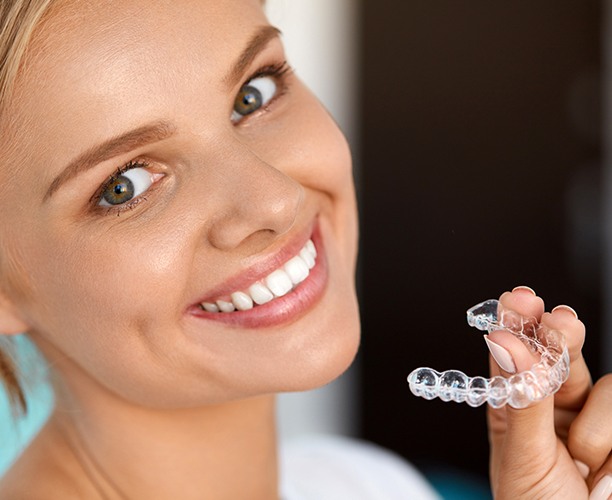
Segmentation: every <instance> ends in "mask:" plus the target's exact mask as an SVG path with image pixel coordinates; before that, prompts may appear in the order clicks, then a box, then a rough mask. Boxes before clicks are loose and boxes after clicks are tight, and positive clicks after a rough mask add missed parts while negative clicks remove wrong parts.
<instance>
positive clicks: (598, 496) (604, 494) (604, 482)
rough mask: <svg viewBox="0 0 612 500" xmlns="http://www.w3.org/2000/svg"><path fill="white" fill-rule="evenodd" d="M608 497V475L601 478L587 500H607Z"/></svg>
mask: <svg viewBox="0 0 612 500" xmlns="http://www.w3.org/2000/svg"><path fill="white" fill-rule="evenodd" d="M610 495H612V476H611V475H610V474H608V475H607V476H604V477H602V478H601V479H600V480H599V482H598V483H597V486H595V488H593V491H591V495H590V496H589V500H608V497H609V496H610Z"/></svg>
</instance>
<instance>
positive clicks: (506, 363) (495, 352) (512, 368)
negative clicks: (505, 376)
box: [484, 335, 516, 373]
mask: <svg viewBox="0 0 612 500" xmlns="http://www.w3.org/2000/svg"><path fill="white" fill-rule="evenodd" d="M484 339H485V342H486V343H487V347H488V348H489V352H490V353H491V355H492V356H493V358H494V359H495V362H496V363H497V364H498V365H499V367H500V368H501V369H502V370H504V371H505V372H508V373H516V365H515V364H514V359H512V354H510V352H509V351H508V350H507V349H505V348H504V347H502V346H500V345H499V344H496V343H495V342H493V341H492V340H490V339H489V336H488V335H484Z"/></svg>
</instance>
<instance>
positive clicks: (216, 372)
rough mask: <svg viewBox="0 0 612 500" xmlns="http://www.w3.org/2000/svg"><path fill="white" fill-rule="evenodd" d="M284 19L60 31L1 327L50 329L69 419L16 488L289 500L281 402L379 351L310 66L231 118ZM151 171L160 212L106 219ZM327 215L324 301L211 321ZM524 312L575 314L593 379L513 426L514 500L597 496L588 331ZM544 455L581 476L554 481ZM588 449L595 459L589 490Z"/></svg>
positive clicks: (345, 195) (597, 406) (119, 14)
mask: <svg viewBox="0 0 612 500" xmlns="http://www.w3.org/2000/svg"><path fill="white" fill-rule="evenodd" d="M267 24H268V22H267V20H266V19H265V17H264V15H263V13H262V10H261V5H260V3H259V2H258V1H255V0H227V1H224V2H219V1H217V0H197V1H195V0H177V1H173V2H150V1H145V0H122V1H111V2H96V1H59V2H58V4H57V5H56V7H55V8H54V9H52V11H51V12H50V15H49V16H48V17H47V18H46V20H45V22H44V23H43V25H42V26H41V28H40V29H39V30H38V32H37V34H36V36H35V38H34V40H33V42H32V45H31V51H30V56H29V59H28V60H27V65H26V67H25V70H24V72H23V73H22V74H21V77H20V79H19V80H18V82H17V93H16V96H15V99H14V100H13V101H12V102H11V103H9V107H8V109H7V110H6V116H10V117H11V119H10V120H2V121H1V125H0V126H1V127H2V128H1V129H0V132H1V135H0V138H1V142H2V145H3V151H4V152H5V154H4V157H3V165H2V168H1V169H0V186H1V187H0V195H1V196H0V212H1V213H2V214H3V217H2V218H0V235H1V237H2V241H3V245H2V250H1V252H2V253H1V254H0V273H1V278H2V279H1V280H0V283H2V285H1V286H2V289H1V290H0V331H2V332H4V333H6V334H11V333H17V332H20V331H28V332H29V334H30V336H31V337H32V338H33V339H34V341H35V342H36V343H37V345H38V346H39V347H40V349H41V350H42V351H43V353H44V354H45V355H46V357H47V358H48V359H49V362H50V365H51V367H52V370H53V376H54V382H55V386H56V392H57V410H56V412H55V413H54V415H53V416H52V418H51V420H50V422H49V423H48V424H47V425H46V426H45V428H44V429H43V431H42V433H41V434H40V435H39V437H38V438H37V439H36V441H35V442H34V443H33V445H32V446H30V447H29V448H28V450H27V451H26V453H25V454H24V455H23V457H22V458H21V459H20V461H19V462H18V463H17V465H16V466H15V467H14V468H13V469H12V471H11V472H10V473H9V474H8V475H7V476H6V477H5V479H4V480H3V482H2V484H1V486H0V496H1V497H3V498H4V497H7V498H11V497H27V498H46V496H45V495H48V492H49V491H53V492H54V494H55V496H57V497H58V498H60V497H61V498H176V494H177V492H180V494H181V498H183V499H187V500H189V499H192V498H193V499H199V498H218V499H226V498H227V499H234V498H244V492H245V491H248V492H249V495H250V496H249V498H253V499H259V498H261V499H270V498H275V497H277V495H278V492H277V481H278V477H277V463H276V452H275V449H276V440H275V425H274V397H273V394H274V393H276V392H279V391H288V390H304V389H309V388H313V387H317V386H319V385H321V384H324V383H327V382H328V381H330V380H332V379H333V378H335V377H336V376H338V375H339V374H340V373H342V372H343V371H344V370H345V369H346V367H347V366H348V365H349V364H350V362H351V361H352V359H353V357H354V355H355V351H356V349H357V344H358V336H359V335H358V334H359V326H358V315H357V307H356V302H355V294H354V284H353V272H354V265H355V254H356V237H357V234H356V233H357V231H356V207H355V199H354V192H353V187H352V179H351V162H350V155H349V153H348V149H347V147H346V143H345V141H344V138H343V137H342V134H341V133H340V132H339V131H338V129H337V127H336V125H335V124H334V122H333V120H331V118H330V117H329V116H328V114H327V113H326V112H325V110H324V109H323V108H322V107H321V105H320V104H319V103H318V102H317V101H316V99H315V98H314V97H313V96H312V95H311V94H310V93H309V92H308V90H307V89H306V88H305V87H304V86H303V85H302V84H301V83H300V82H299V80H298V79H297V77H295V75H291V74H287V75H286V76H285V77H283V78H284V79H283V81H282V82H281V81H280V79H279V81H278V82H277V83H278V84H279V85H280V84H281V83H283V87H284V86H285V85H286V92H282V93H280V94H279V95H278V96H277V98H276V99H275V100H274V101H271V102H270V104H269V106H267V107H265V108H263V109H261V110H260V111H258V112H256V113H253V114H252V115H250V116H248V118H245V119H243V120H242V121H240V122H239V123H234V122H232V121H231V120H230V116H231V112H232V108H233V105H234V101H235V99H236V95H237V94H238V92H239V90H240V88H241V86H242V85H243V84H244V83H245V82H247V81H248V80H249V78H250V77H251V76H252V75H253V74H254V73H255V72H256V71H258V70H259V69H261V68H262V67H266V66H269V65H271V64H280V63H282V62H283V61H284V59H285V57H284V54H283V51H282V45H281V43H280V41H279V40H278V39H273V40H271V41H270V42H269V44H267V45H266V46H265V48H264V49H263V50H262V51H261V52H259V53H258V54H257V56H256V57H255V59H254V60H252V61H251V62H250V63H249V64H248V66H247V67H245V68H243V69H242V70H241V73H240V75H239V78H238V81H237V82H236V83H235V84H232V85H228V82H227V74H228V71H229V70H230V68H231V67H232V66H233V65H234V62H235V61H236V59H237V58H238V57H239V55H240V54H241V53H242V51H243V50H244V48H245V46H246V45H247V44H248V42H249V40H251V38H252V36H253V35H254V34H255V33H256V32H258V30H259V29H260V28H261V27H262V26H265V25H267ZM41 75H44V77H41ZM281 94H282V95H281ZM160 120H163V121H164V122H167V123H170V124H171V128H172V129H173V134H172V136H171V137H168V138H166V139H164V140H160V141H156V142H152V143H149V144H146V145H142V146H139V147H137V148H135V149H132V150H130V151H125V152H123V153H121V154H119V155H116V156H115V157H113V158H109V159H107V160H105V161H102V162H100V163H99V164H97V165H96V166H95V167H94V168H92V169H91V170H88V171H87V172H84V173H81V174H80V175H78V176H76V177H74V178H72V179H71V180H70V181H69V182H68V183H66V184H64V185H63V186H62V187H61V188H60V189H58V190H57V191H56V192H55V193H54V194H53V196H51V197H50V198H46V193H47V192H48V189H49V187H50V186H51V185H52V183H53V181H54V179H55V178H56V177H57V176H58V175H59V174H60V173H61V172H62V171H63V169H64V168H65V166H66V165H67V164H68V163H69V162H70V161H71V160H72V159H74V158H75V157H76V156H78V155H80V154H81V153H82V152H83V151H86V150H88V149H89V148H91V147H92V146H94V145H96V144H98V143H99V142H101V141H105V140H107V139H109V138H112V137H116V136H117V135H119V134H122V133H124V132H125V131H127V130H132V129H134V128H138V127H141V126H143V125H144V124H147V123H151V122H159V121H160ZM24 131H27V133H24ZM143 158H144V159H146V160H147V166H146V169H147V170H148V171H150V172H151V173H152V174H153V175H155V176H156V182H155V184H154V186H153V187H152V188H151V190H150V192H147V194H146V201H142V202H141V203H139V204H137V205H135V206H134V207H133V209H132V210H126V211H124V212H122V213H121V214H119V215H116V214H115V213H110V214H107V210H106V209H102V210H100V209H99V208H96V203H97V198H96V197H95V195H96V194H97V193H99V189H100V186H101V185H103V184H104V183H105V182H106V181H107V180H108V178H109V176H111V175H113V173H114V172H115V171H116V170H117V168H120V167H121V166H123V165H125V164H126V163H128V162H130V161H133V160H135V159H136V160H137V159H143ZM92 198H93V200H94V203H92ZM314 223H316V224H317V225H318V227H319V229H320V233H321V240H322V243H323V245H322V249H323V252H324V258H325V260H326V261H327V264H328V266H327V267H328V277H327V281H326V285H325V288H324V291H323V294H322V295H321V296H320V297H319V298H318V299H317V300H316V301H315V302H314V303H313V304H311V305H310V306H309V307H308V308H307V309H306V310H303V311H301V312H300V314H296V315H292V316H290V317H289V318H286V319H284V320H283V321H282V322H280V323H277V324H273V325H268V326H257V327H252V326H250V327H246V326H244V325H240V324H239V323H238V324H228V323H225V322H222V321H217V320H215V319H210V318H209V319H203V318H196V317H194V316H193V315H192V314H189V312H188V311H189V309H188V308H189V306H190V305H191V304H193V303H194V302H196V301H198V300H200V299H202V298H204V297H206V296H207V295H208V294H214V293H215V290H217V289H218V287H219V286H222V285H223V284H224V283H226V282H227V280H228V279H234V278H235V277H236V276H238V277H240V276H241V275H243V274H244V273H245V272H247V269H250V268H251V266H252V265H257V264H258V263H260V262H262V260H265V259H267V258H270V257H272V258H274V256H276V255H279V253H282V252H283V251H284V249H285V248H286V247H287V245H288V244H291V242H294V241H295V240H296V238H297V239H300V238H303V237H304V234H306V235H307V234H308V233H309V232H310V228H311V227H312V225H313V224H314ZM43 242H44V243H43ZM515 299H516V300H515ZM502 301H504V302H508V301H510V302H508V304H507V305H508V307H514V308H515V309H516V310H517V311H519V312H523V311H524V310H531V309H530V308H533V307H534V304H536V306H537V307H536V309H537V310H535V314H534V315H535V316H537V317H542V318H543V320H544V319H545V318H550V320H551V321H552V320H553V319H554V320H557V319H560V320H563V321H566V322H565V323H563V324H561V325H560V326H559V328H560V329H561V330H562V331H563V332H564V333H565V334H566V335H567V336H568V338H569V339H570V340H569V341H570V343H571V344H572V346H573V347H572V353H573V354H572V356H573V357H572V359H573V366H572V378H571V379H570V381H568V383H567V384H566V387H567V388H566V389H564V393H562V394H565V395H564V396H563V397H561V396H560V397H558V398H555V401H554V402H553V401H552V398H551V400H549V401H545V402H542V403H540V405H537V406H536V407H534V408H531V409H528V410H523V411H521V412H513V411H510V410H503V411H502V412H498V413H495V414H493V413H492V415H491V439H492V445H493V461H492V477H493V481H494V488H495V491H496V494H497V495H498V496H499V497H500V498H502V497H504V496H505V497H506V498H521V495H523V497H524V498H534V494H536V495H535V497H538V498H540V497H544V498H545V497H547V496H548V497H553V496H554V495H555V494H558V493H559V490H558V481H560V480H561V479H563V480H564V481H565V480H566V481H567V483H564V484H565V485H566V486H567V488H568V489H565V490H563V491H564V492H567V494H568V498H581V497H584V496H585V495H586V492H587V490H588V488H592V486H593V484H594V483H595V482H596V480H597V479H598V477H601V475H602V474H603V472H605V471H606V470H608V471H609V470H610V460H609V459H607V458H606V457H608V456H609V453H610V442H611V441H612V439H610V436H611V435H612V432H611V431H610V429H611V424H610V422H609V419H606V418H605V417H604V416H605V415H606V414H609V401H610V397H609V394H610V392H611V391H610V385H612V384H610V381H609V378H608V379H604V381H603V383H601V384H599V386H600V388H601V389H600V390H595V389H594V390H592V391H591V387H590V377H588V370H587V369H586V366H585V365H584V361H582V358H581V356H580V347H581V345H582V339H583V337H581V333H580V332H582V335H583V334H584V330H583V329H582V330H580V328H582V327H581V326H580V325H581V323H579V321H578V320H577V319H575V318H573V317H572V318H569V319H568V318H565V319H564V318H563V314H566V313H563V312H558V311H557V312H555V313H553V314H552V315H550V316H543V315H542V313H543V310H544V309H543V303H541V300H540V299H537V298H536V297H534V296H531V295H525V292H524V291H522V292H521V291H518V292H513V293H512V294H509V295H504V296H502ZM513 301H514V302H513ZM534 301H535V302H534ZM538 301H540V302H538ZM540 306H541V311H540ZM546 320H547V321H548V320H549V319H546ZM514 354H515V355H516V356H517V357H519V358H520V354H521V353H514ZM519 361H520V360H519ZM494 369H496V368H494ZM596 388H597V386H596ZM585 402H587V403H586V405H585ZM555 403H556V404H557V405H558V408H557V409H556V410H555V408H554V404H555ZM568 409H569V411H570V412H572V413H571V414H570V416H569V418H568V419H567V420H566V421H565V423H559V422H558V423H557V426H555V419H554V416H552V415H553V414H554V413H555V411H557V413H559V412H564V411H567V410H568ZM606 411H608V413H606ZM534 422H535V423H536V424H537V425H541V426H542V432H541V433H537V434H536V437H537V439H536V440H535V441H534V440H533V439H532V438H533V436H534V433H533V430H532V426H533V425H534ZM567 422H573V423H572V425H571V427H569V429H570V431H568V424H567ZM590 428H597V429H599V430H600V431H601V432H600V435H599V436H598V437H596V438H591V439H589V440H587V441H588V442H589V443H593V442H595V443H596V444H597V445H598V446H599V450H600V451H598V453H597V454H594V455H593V454H589V453H590V451H589V450H590V449H589V448H588V447H585V445H583V444H582V443H583V442H585V441H584V440H581V439H579V438H578V437H583V436H585V435H588V432H586V431H585V429H590ZM563 432H566V433H567V432H569V436H570V437H569V438H568V440H566V441H564V440H563V439H561V440H560V441H558V440H557V435H560V436H563ZM557 433H558V434H557ZM566 435H567V434H566ZM526 436H527V437H529V443H530V444H531V443H535V444H534V445H533V446H530V447H528V448H527V447H526V446H525V442H526V441H527V440H526ZM572 436H578V437H576V438H573V437H572ZM152 437H154V439H152ZM566 442H567V443H568V444H567V446H568V447H569V448H567V447H566V444H565V443H566ZM568 449H569V452H568ZM526 450H527V451H526ZM542 453H545V454H546V455H545V456H546V458H547V461H545V464H547V465H548V466H550V465H551V464H556V463H559V464H562V467H561V466H559V467H558V468H555V467H553V468H552V469H551V468H550V467H549V468H548V469H546V468H544V467H543V466H542V467H539V466H538V467H536V469H537V471H538V474H536V475H535V476H534V475H532V474H531V473H532V471H533V469H534V462H537V460H538V459H539V458H540V455H541V454H542ZM569 454H571V456H572V457H581V458H580V459H581V460H582V461H585V463H588V464H589V466H591V467H592V469H591V474H590V476H589V477H588V479H587V481H586V482H585V481H584V480H583V479H582V478H581V477H580V476H579V475H577V472H576V471H577V469H576V467H575V466H574V465H572V464H573V461H570V460H569V458H567V457H568V456H569ZM519 457H527V458H528V460H524V461H522V462H521V461H520V460H518V458H519ZM560 457H564V458H562V459H561V461H560V462H557V461H555V460H556V459H557V458H560ZM517 460H518V461H517ZM572 467H573V469H572ZM528 473H529V474H528ZM32 477H36V481H31V479H30V478H32ZM237 478H239V480H237ZM534 478H535V479H534ZM525 492H527V493H525ZM572 495H574V496H572ZM576 495H578V496H576ZM555 498H559V497H558V496H557V497H555Z"/></svg>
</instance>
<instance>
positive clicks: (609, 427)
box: [567, 374, 612, 479]
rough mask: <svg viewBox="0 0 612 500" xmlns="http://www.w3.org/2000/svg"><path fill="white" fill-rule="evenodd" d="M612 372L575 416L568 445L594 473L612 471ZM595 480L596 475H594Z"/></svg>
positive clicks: (599, 383) (593, 391)
mask: <svg viewBox="0 0 612 500" xmlns="http://www.w3.org/2000/svg"><path fill="white" fill-rule="evenodd" d="M611 414H612V374H608V375H606V376H604V377H602V378H601V379H600V380H599V381H598V382H597V383H596V384H595V386H594V387H593V389H592V390H591V392H590V394H589V396H588V399H587V400H586V403H585V404H584V407H583V409H582V411H581V412H580V413H579V414H578V416H577V417H576V418H575V419H574V421H573V423H572V425H571V427H570V430H569V434H568V439H567V446H568V449H569V452H570V454H571V455H572V457H574V459H575V460H578V461H580V462H582V463H584V464H586V465H587V466H588V468H589V471H590V473H591V476H594V475H598V477H599V476H601V475H604V473H605V472H606V471H605V470H603V471H602V467H603V466H604V465H606V467H607V468H608V469H607V472H608V473H612V469H611V468H610V467H611V465H612V464H611V463H610V458H609V457H610V451H611V450H612V418H610V415H611ZM593 479H595V478H593Z"/></svg>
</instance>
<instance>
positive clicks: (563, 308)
mask: <svg viewBox="0 0 612 500" xmlns="http://www.w3.org/2000/svg"><path fill="white" fill-rule="evenodd" d="M555 311H567V312H570V313H572V314H573V315H574V318H576V319H578V313H577V312H576V311H574V310H573V309H572V308H571V307H570V306H564V305H561V306H557V307H555V308H554V309H553V310H552V311H551V312H555Z"/></svg>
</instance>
